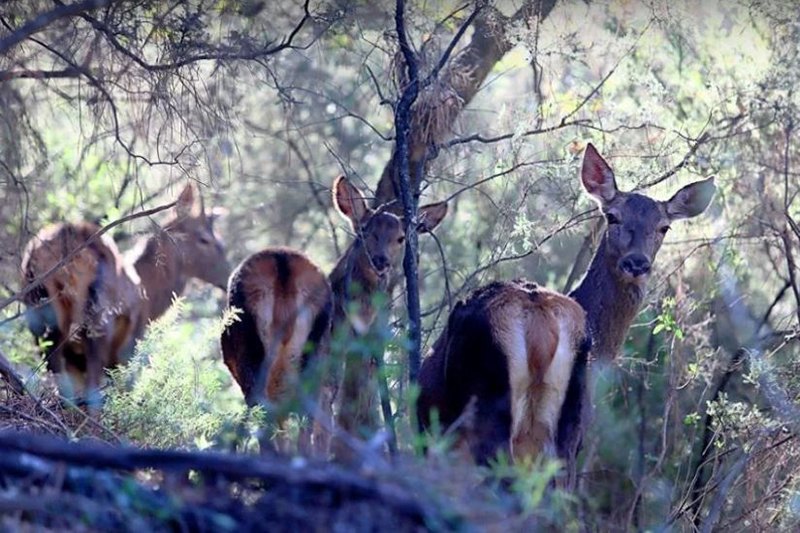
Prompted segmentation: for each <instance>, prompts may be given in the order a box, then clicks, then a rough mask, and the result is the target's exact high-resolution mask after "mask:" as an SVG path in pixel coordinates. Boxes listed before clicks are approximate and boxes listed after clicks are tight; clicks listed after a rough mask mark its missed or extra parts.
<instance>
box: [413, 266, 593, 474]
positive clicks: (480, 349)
mask: <svg viewBox="0 0 800 533" xmlns="http://www.w3.org/2000/svg"><path fill="white" fill-rule="evenodd" d="M584 336H585V314H584V312H583V310H582V309H581V308H580V306H579V305H578V304H577V303H576V302H574V301H573V300H572V299H570V298H568V297H566V296H563V295H560V294H558V293H555V292H552V291H548V290H547V289H543V288H541V287H538V286H537V285H535V284H534V283H530V282H527V281H524V280H517V281H513V282H495V283H492V284H490V285H487V286H486V287H483V288H481V289H478V290H477V291H475V292H474V293H473V294H472V295H471V296H470V297H469V298H468V299H467V300H466V301H465V302H462V303H459V304H458V305H457V306H456V308H455V309H454V310H453V312H452V313H451V316H450V318H449V320H448V325H447V328H446V329H445V331H444V332H443V333H442V336H441V337H440V338H439V339H438V340H437V341H436V343H435V344H434V347H433V350H432V352H431V353H430V354H429V355H428V357H426V358H425V360H424V362H423V365H422V370H421V374H420V387H421V391H420V399H419V403H418V416H419V418H420V422H421V424H422V426H423V427H424V428H428V427H430V424H431V414H432V411H433V410H434V409H435V410H437V411H438V414H439V417H440V421H441V423H442V425H443V429H447V428H449V427H450V426H451V425H452V424H453V423H455V422H456V420H457V419H458V418H459V417H460V416H461V415H462V413H463V411H464V409H465V408H466V407H467V404H468V403H469V400H470V398H472V397H474V398H475V399H476V401H477V405H476V409H475V413H474V417H473V420H471V421H469V422H466V423H465V424H464V425H463V427H462V428H460V429H459V431H460V432H461V434H462V436H463V437H464V438H466V440H467V442H468V443H469V446H470V449H471V450H472V454H473V457H474V458H475V460H476V461H478V462H480V463H485V462H486V461H488V460H489V459H491V458H492V457H493V456H494V455H496V454H497V453H498V452H499V451H506V452H507V453H510V454H511V455H512V456H513V457H514V458H515V459H520V458H523V457H535V456H537V455H539V454H540V453H542V452H546V453H548V454H550V455H555V450H556V445H555V439H556V431H557V422H558V412H559V410H560V408H561V404H562V403H563V401H564V396H565V393H566V385H567V382H568V378H569V374H570V372H571V370H572V364H573V362H574V358H575V355H576V353H577V352H578V351H579V349H581V346H582V344H583V341H584ZM559 350H562V351H561V352H560V351H559Z"/></svg>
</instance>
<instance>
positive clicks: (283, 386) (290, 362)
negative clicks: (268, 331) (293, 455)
mask: <svg viewBox="0 0 800 533" xmlns="http://www.w3.org/2000/svg"><path fill="white" fill-rule="evenodd" d="M313 326H314V316H313V313H312V310H311V309H309V308H308V306H306V305H303V306H301V307H300V309H299V310H298V312H297V314H296V316H295V317H294V323H293V324H292V326H291V327H288V328H285V331H284V332H283V333H284V334H285V335H284V337H283V338H284V341H285V342H284V343H283V344H282V345H281V346H280V348H279V350H278V356H277V357H276V359H275V362H274V363H273V364H272V366H271V367H270V370H269V377H268V380H267V398H268V399H269V400H270V402H272V404H273V405H275V406H276V408H277V412H278V420H277V422H278V423H279V425H281V426H283V425H284V424H285V422H286V419H287V416H288V413H289V411H294V412H297V413H302V412H305V411H306V409H304V408H303V406H304V405H305V402H306V401H307V399H308V397H309V396H311V397H313V393H311V394H310V395H309V394H308V393H307V392H306V388H307V386H308V385H309V383H306V380H305V379H301V377H302V378H309V377H311V376H308V374H307V373H305V372H302V373H301V369H302V368H303V367H304V366H305V365H304V363H303V361H304V360H305V357H304V350H305V348H306V344H307V342H308V340H309V336H310V334H311V332H312V329H313ZM312 381H313V380H312ZM312 385H313V384H312ZM311 388H312V389H314V387H313V386H312V387H311ZM282 429H283V428H282ZM284 445H285V446H286V447H287V448H288V447H289V441H288V440H286V439H284ZM310 445H311V432H310V430H308V428H307V427H306V426H305V425H301V427H300V433H299V440H298V449H299V451H300V452H301V453H309V452H310V448H311V446H310ZM287 451H288V450H287Z"/></svg>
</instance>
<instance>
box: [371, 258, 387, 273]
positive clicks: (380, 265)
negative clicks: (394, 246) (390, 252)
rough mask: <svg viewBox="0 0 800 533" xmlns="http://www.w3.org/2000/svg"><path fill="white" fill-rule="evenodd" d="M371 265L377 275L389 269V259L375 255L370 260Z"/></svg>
mask: <svg viewBox="0 0 800 533" xmlns="http://www.w3.org/2000/svg"><path fill="white" fill-rule="evenodd" d="M372 264H373V266H374V267H375V270H376V271H377V272H378V273H381V272H384V271H385V270H386V269H387V268H389V258H388V257H386V256H385V255H376V256H374V257H373V258H372Z"/></svg>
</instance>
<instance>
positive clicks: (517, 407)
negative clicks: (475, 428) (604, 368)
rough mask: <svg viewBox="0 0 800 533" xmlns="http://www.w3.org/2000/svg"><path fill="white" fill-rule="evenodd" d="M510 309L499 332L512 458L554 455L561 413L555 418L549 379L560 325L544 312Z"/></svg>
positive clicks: (520, 308) (499, 324)
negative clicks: (506, 376) (507, 390)
mask: <svg viewBox="0 0 800 533" xmlns="http://www.w3.org/2000/svg"><path fill="white" fill-rule="evenodd" d="M509 307H510V308H509V309H508V314H507V315H506V316H504V317H502V318H503V319H502V320H499V321H498V322H497V323H496V324H495V331H496V335H497V339H498V342H499V343H500V344H501V346H502V347H503V351H504V353H505V354H506V358H507V362H508V371H509V382H510V383H509V384H510V389H511V420H512V421H511V426H512V428H511V442H510V450H511V455H512V457H513V458H514V459H515V460H519V459H522V458H533V457H537V456H539V455H541V454H545V455H554V454H555V429H556V423H557V421H558V413H557V412H556V413H555V416H553V413H552V404H553V403H554V402H553V399H552V398H551V396H552V393H551V391H550V387H551V385H550V383H549V381H548V378H547V376H548V373H549V372H550V370H551V368H552V366H553V364H552V363H553V361H554V357H555V355H556V349H557V344H558V324H557V323H556V322H554V321H553V320H551V317H550V316H548V313H546V312H543V311H541V310H540V309H536V308H533V309H531V308H529V307H527V306H526V307H524V308H523V307H517V306H513V307H512V306H509ZM570 368H571V367H570ZM559 407H560V404H559Z"/></svg>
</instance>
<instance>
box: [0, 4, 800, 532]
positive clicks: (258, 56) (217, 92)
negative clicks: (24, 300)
mask: <svg viewBox="0 0 800 533" xmlns="http://www.w3.org/2000/svg"><path fill="white" fill-rule="evenodd" d="M400 3H401V4H402V2H400ZM395 9H396V5H395V3H394V2H361V1H345V0H342V1H336V0H333V1H325V0H319V1H311V2H307V3H305V4H303V3H302V2H300V1H294V0H289V1H282V2H261V1H256V0H240V1H237V0H192V1H179V0H173V1H171V2H160V1H159V2H156V1H145V0H138V1H134V0H116V1H114V0H106V1H100V0H96V1H90V2H87V1H83V2H80V1H77V2H74V3H72V4H68V3H62V2H60V1H58V0H55V1H45V0H39V1H36V0H31V1H28V0H10V1H7V2H3V4H2V5H0V190H1V191H2V201H0V228H2V229H0V301H2V304H0V305H2V308H0V350H1V351H2V352H3V353H4V354H6V355H7V356H8V358H9V359H10V360H12V361H13V362H14V363H15V364H16V365H17V368H18V370H19V372H20V374H21V375H22V376H23V378H24V379H25V381H26V386H27V387H28V388H29V390H31V391H34V394H40V395H42V396H40V399H39V401H40V402H43V403H46V401H45V399H43V398H45V396H44V395H45V390H46V389H47V381H48V380H47V378H46V376H45V371H44V368H43V365H42V364H41V362H40V359H39V356H38V355H37V352H36V347H35V346H34V344H33V342H32V339H31V337H30V335H29V334H28V332H27V330H26V329H25V324H24V320H23V319H22V318H21V312H22V307H21V304H19V303H18V302H16V301H14V299H13V296H14V295H15V294H17V292H18V291H19V289H20V288H21V287H20V286H19V274H18V267H19V263H20V256H21V252H22V250H23V248H24V245H25V243H26V242H27V241H28V239H30V237H31V236H32V235H33V234H34V233H35V232H36V231H37V230H38V229H40V228H41V227H42V226H43V225H45V224H47V223H48V222H51V221H57V220H80V219H89V220H96V221H99V222H101V223H103V224H107V223H110V222H113V221H115V220H118V219H119V218H120V217H123V216H126V215H131V214H135V213H137V212H139V211H142V210H143V209H148V208H152V207H155V206H158V205H163V204H166V203H168V202H171V201H172V200H173V199H174V197H175V196H176V195H177V193H178V191H180V189H181V187H182V186H183V185H184V184H185V183H186V181H187V180H194V181H195V182H197V183H199V184H201V185H202V187H201V188H202V191H203V194H204V196H205V201H206V205H207V206H212V205H213V206H218V207H220V208H224V210H225V211H226V214H225V216H224V217H222V218H221V219H220V220H219V221H218V222H217V223H216V226H215V228H216V231H217V233H218V234H219V235H221V237H222V239H223V240H224V241H225V244H226V247H227V250H228V257H229V259H230V261H231V262H232V263H236V262H238V261H240V260H241V259H243V258H244V257H246V256H247V255H248V254H250V253H252V252H255V251H258V250H260V249H261V248H263V247H265V246H270V245H289V246H292V247H296V248H299V249H302V250H304V251H306V252H307V254H308V255H309V256H310V257H312V258H313V259H314V260H315V261H317V262H318V263H319V264H320V265H322V266H323V267H324V269H325V270H329V269H330V268H331V267H332V265H333V264H334V262H335V259H336V257H337V255H338V254H339V252H340V251H341V250H342V249H343V247H344V246H346V243H347V242H349V238H350V236H349V235H348V231H347V226H346V224H345V223H344V221H343V220H341V219H340V218H339V217H338V216H337V215H336V213H335V212H334V210H333V208H332V206H331V202H330V186H331V184H332V181H333V179H334V177H335V176H336V175H338V174H340V173H346V174H347V175H348V176H349V177H351V178H352V179H353V181H354V182H355V183H357V184H359V185H360V186H361V187H363V188H365V189H367V190H370V191H376V190H377V191H378V192H377V193H376V196H377V197H378V199H379V200H380V199H381V195H382V194H383V193H385V191H383V193H382V192H381V188H380V187H379V186H378V184H379V179H380V178H381V175H382V173H383V172H384V169H385V168H386V166H387V163H388V164H391V161H392V159H391V158H392V153H393V150H394V149H395V140H396V128H395V126H396V123H395V113H394V111H395V107H394V106H395V105H396V104H397V103H398V102H399V99H400V97H401V95H402V94H403V92H404V89H406V88H407V81H408V78H407V73H406V72H407V71H406V68H405V67H406V66H407V61H406V60H405V59H403V56H402V54H400V53H399V47H398V33H397V31H396V30H397V26H396V22H397V21H396V20H395ZM404 29H405V32H406V33H407V35H408V38H409V40H410V43H411V48H412V49H413V53H414V56H415V58H416V59H415V63H416V64H417V65H418V67H419V72H420V74H419V76H420V79H422V80H430V83H429V84H428V85H424V86H423V88H422V89H421V91H420V95H419V97H418V98H417V100H416V103H415V104H413V105H412V107H411V111H410V127H411V136H410V143H411V157H412V159H413V158H414V157H419V153H420V150H421V151H422V152H423V153H424V154H425V156H426V157H427V159H428V160H427V162H426V165H425V167H426V171H425V173H424V179H423V180H422V182H421V197H422V202H423V203H425V202H428V201H438V200H441V199H448V200H449V201H450V213H449V215H448V218H447V219H445V221H444V222H443V224H442V226H441V227H440V228H439V229H437V231H436V238H435V239H431V238H429V237H427V236H424V237H422V238H420V249H421V261H420V274H419V275H420V297H421V316H422V335H421V343H422V346H423V353H424V349H425V347H427V346H429V345H430V344H431V343H432V342H433V340H434V339H435V338H436V336H437V335H438V332H439V331H440V330H441V328H442V326H443V323H444V321H445V319H446V317H447V313H448V309H449V307H450V306H451V305H452V304H453V303H454V302H455V301H456V300H457V299H458V298H461V297H464V296H465V295H466V294H467V293H468V291H469V290H470V289H472V288H474V287H476V286H478V285H480V284H482V283H485V282H487V281H489V280H493V279H499V278H509V277H520V276H525V277H528V278H531V279H533V280H535V281H537V282H540V283H542V284H544V285H547V286H549V287H553V288H557V289H559V290H562V289H563V290H566V289H568V288H570V287H572V286H574V284H575V282H576V280H577V279H579V278H580V276H581V274H582V273H583V271H584V270H585V268H586V264H587V262H588V259H589V258H590V256H591V253H592V251H593V249H594V246H595V245H596V237H597V235H598V233H599V230H600V229H601V228H602V221H601V219H600V217H599V216H598V212H597V211H596V209H595V205H594V204H593V203H592V202H591V201H590V200H589V199H588V197H587V196H586V195H585V193H583V191H582V189H581V186H580V182H579V179H578V170H579V166H580V162H581V156H582V153H583V149H584V147H585V145H586V144H587V143H588V142H592V143H594V144H595V146H597V147H598V149H599V150H600V152H601V153H602V154H603V155H604V157H605V158H606V159H607V160H608V161H609V163H610V164H611V166H612V167H613V168H614V170H615V172H616V177H617V183H618V184H619V186H620V188H621V189H623V190H634V189H635V190H638V191H642V192H645V193H646V194H648V195H652V196H653V197H656V198H658V199H667V198H669V196H670V195H671V194H672V193H673V192H674V191H676V190H677V189H678V188H679V187H680V186H682V185H684V184H686V183H688V182H690V181H695V180H697V179H700V178H702V177H707V176H710V175H714V176H716V177H717V180H716V183H717V186H718V192H717V195H716V197H715V199H714V201H713V203H712V205H711V207H710V208H709V210H708V211H707V212H706V213H705V214H704V215H703V216H701V217H698V218H697V219H694V220H693V221H689V222H683V223H676V224H674V226H673V229H672V230H671V232H670V233H669V235H668V236H667V238H666V241H665V244H664V246H663V248H662V250H661V251H660V253H659V258H658V261H657V264H656V272H655V274H654V276H653V278H652V279H651V281H650V286H649V294H648V296H647V300H646V302H647V303H646V306H645V307H644V308H643V309H642V311H641V313H640V315H639V317H638V319H637V322H636V323H635V325H634V327H633V328H632V329H631V331H630V334H629V337H628V339H627V342H626V343H625V346H624V351H623V353H622V354H620V356H619V358H618V359H617V360H616V361H615V362H614V363H613V364H612V365H608V366H600V365H597V366H596V367H595V369H594V376H595V379H594V381H595V383H594V390H595V393H594V399H595V404H596V411H595V415H594V420H593V423H592V426H591V430H590V432H589V435H588V437H587V439H586V441H585V443H584V451H583V453H582V463H581V464H582V466H581V470H582V477H581V483H580V489H579V491H578V493H577V494H575V495H570V496H567V495H561V496H558V497H556V496H543V495H542V493H543V487H544V486H546V484H547V481H548V480H549V479H550V476H551V475H552V473H553V469H552V467H551V466H548V465H538V466H537V467H536V468H526V469H525V470H524V471H517V472H516V474H517V475H518V479H517V482H516V483H515V484H514V487H515V490H516V491H517V492H518V493H519V494H520V495H522V496H523V500H524V501H525V505H523V506H522V507H521V508H519V509H516V511H515V512H514V513H511V512H507V511H503V512H502V513H498V512H497V511H496V510H492V509H491V507H492V505H495V503H492V500H491V496H488V495H487V496H486V500H485V501H483V502H482V503H483V504H482V505H478V504H477V503H476V500H475V498H477V496H476V495H474V494H471V495H469V496H463V495H462V496H453V498H454V499H456V500H457V499H458V498H463V499H462V501H463V502H467V504H466V505H462V507H461V511H462V512H464V513H466V514H470V513H471V514H472V515H473V516H470V517H469V519H468V520H467V522H465V523H467V524H469V523H470V520H472V521H473V522H472V523H474V524H478V526H477V527H478V528H479V529H480V528H481V527H483V526H481V525H480V524H483V525H484V526H485V525H486V524H488V523H492V524H494V525H497V522H492V520H498V519H499V518H498V516H500V515H502V516H503V520H508V521H509V522H508V523H509V524H515V525H516V526H515V527H520V528H522V527H523V526H522V525H520V524H526V523H528V522H526V520H530V519H534V520H535V521H536V522H535V523H537V524H545V523H548V524H550V523H552V524H558V527H566V528H568V529H572V530H580V529H590V530H625V529H627V530H664V529H675V530H681V531H693V530H695V529H702V530H711V529H718V530H726V531H755V530H792V529H795V528H797V527H798V523H800V487H798V485H797V483H798V481H797V473H798V471H800V446H799V445H798V441H797V434H798V433H797V432H798V430H799V429H800V411H798V406H797V404H796V402H797V399H798V394H800V380H798V377H797V376H798V373H797V372H796V370H797V369H798V352H799V350H800V348H799V346H800V342H798V341H799V340H800V322H799V321H800V310H799V309H800V281H798V280H797V277H798V275H799V274H800V272H798V267H797V255H798V253H800V250H799V249H798V247H799V246H800V227H799V226H798V224H799V223H800V222H798V221H800V200H799V199H798V192H800V142H798V139H800V132H798V131H797V130H798V127H799V126H800V96H798V92H797V87H798V85H799V84H800V11H799V10H798V9H797V5H796V4H795V3H794V2H791V1H785V2H779V1H755V0H741V1H731V2H727V1H726V2H722V1H719V2H702V3H700V2H690V1H679V2H672V1H661V0H653V1H622V0H620V1H612V2H602V1H597V0H592V1H591V2H588V3H585V2H577V1H574V2H572V1H570V2H564V1H553V2H550V1H541V2H539V1H533V2H527V3H526V2H522V1H517V0H513V1H500V2H484V1H480V2H478V3H477V4H475V3H470V2H464V3H457V2H445V1H442V2H436V1H423V0H414V1H410V2H408V3H407V4H406V5H405V20H404ZM443 59H444V60H445V61H443ZM415 154H416V155H415ZM413 178H414V176H412V181H413ZM384 199H385V198H384ZM160 220H161V219H160V218H159V216H158V215H155V216H153V217H149V218H138V219H135V220H132V221H131V222H127V223H124V224H121V225H119V226H116V227H114V228H113V230H112V234H113V236H114V238H115V239H116V240H117V242H118V243H119V245H120V247H121V248H122V249H126V248H129V247H130V246H132V243H133V242H134V241H135V238H136V236H137V234H139V233H142V232H147V231H148V230H149V228H151V227H152V225H153V224H157V223H158V222H159V221H160ZM403 287H404V285H403V283H400V284H399V286H398V288H397V289H396V290H395V292H394V295H393V297H394V298H393V299H394V310H395V314H394V316H393V320H392V323H391V324H390V326H389V327H388V329H386V330H385V331H380V332H378V334H377V336H376V338H375V339H372V340H371V341H370V342H372V341H374V342H375V344H376V346H380V347H383V346H384V345H386V347H387V360H388V363H389V364H388V374H389V375H388V377H389V383H390V387H391V392H392V398H393V402H394V403H393V405H394V407H395V411H396V413H395V420H394V424H395V426H396V429H397V434H398V441H399V446H400V449H401V451H402V452H403V454H404V455H406V456H408V458H407V461H409V462H411V463H414V464H417V463H415V461H422V459H413V458H412V455H413V451H414V450H415V449H417V448H418V444H419V442H418V439H417V438H416V437H415V436H414V434H413V432H412V431H411V427H412V426H411V422H410V421H409V403H410V400H411V399H412V398H413V387H410V386H409V382H408V379H407V375H408V347H409V344H408V342H407V340H406V338H405V334H406V332H407V331H408V328H407V323H408V320H407V317H406V314H405V302H406V300H405V297H404V294H403ZM222 306H223V295H222V294H221V292H220V291H218V290H217V289H213V288H210V287H208V286H205V285H201V284H196V285H192V286H191V287H189V289H188V290H187V291H186V294H185V298H184V299H183V300H182V301H181V303H180V304H179V305H178V306H176V307H175V308H173V310H172V311H171V312H170V313H168V315H167V316H166V317H164V318H163V319H162V320H161V321H160V322H159V323H158V324H156V325H154V326H153V327H152V328H151V330H150V332H149V334H148V336H147V337H146V339H145V340H144V341H143V342H142V343H141V345H140V348H139V354H140V356H139V357H138V358H137V359H135V361H134V362H133V363H132V364H131V365H130V366H129V367H127V368H125V369H123V370H121V371H120V372H121V373H122V375H123V377H128V376H131V377H133V378H135V380H134V384H133V385H132V386H130V387H123V386H122V385H114V386H113V387H112V388H111V389H110V390H109V391H108V401H107V404H106V407H105V409H104V413H103V415H102V417H101V419H100V420H96V421H91V422H88V421H87V420H84V419H82V418H81V416H80V415H79V414H76V413H61V412H60V411H59V412H58V413H55V414H54V416H55V418H54V419H52V420H51V419H50V418H48V417H47V416H44V415H41V413H40V411H37V410H36V409H34V408H32V407H31V409H33V411H31V412H28V414H25V413H26V411H25V409H26V407H25V406H26V405H27V404H25V402H24V401H23V400H21V399H17V400H15V401H16V402H18V403H17V404H15V403H13V402H12V399H11V393H10V392H9V391H6V395H7V401H6V402H5V405H2V406H0V410H1V411H2V412H3V413H2V418H0V426H3V427H17V428H19V427H22V428H27V429H34V430H38V431H39V432H48V433H56V434H59V435H65V436H68V437H71V438H77V437H83V436H91V438H93V439H101V440H105V441H109V442H112V443H118V442H125V443H128V444H135V445H137V446H145V447H149V446H156V447H167V448H176V449H181V450H196V449H215V450H223V451H236V452H240V453H247V452H248V451H250V450H252V442H251V441H252V439H248V437H247V435H246V434H243V433H242V432H241V431H240V430H237V429H236V425H237V423H238V422H243V423H247V421H248V420H249V418H248V417H249V415H248V414H247V413H246V412H245V408H244V404H243V400H242V398H241V394H240V393H239V390H238V388H236V386H235V384H233V383H232V381H231V378H230V376H229V374H228V373H227V371H226V369H225V367H224V366H223V365H222V362H221V358H220V355H219V348H218V345H217V342H218V341H217V339H218V335H219V331H220V327H221V323H222V322H221V315H222ZM376 349H377V348H376ZM118 381H119V382H123V381H126V380H118ZM127 381H130V380H127ZM0 394H2V393H0ZM48 405H49V404H48ZM37 409H38V408H37ZM48 409H51V410H53V409H57V408H56V407H52V408H48ZM34 411H35V413H34ZM20 413H22V415H24V416H22V415H21V414H20ZM34 415H35V416H34ZM56 415H57V416H56ZM25 417H27V418H25ZM6 419H7V420H6ZM437 454H438V452H436V453H434V456H437ZM434 460H435V461H438V462H437V468H442V469H444V470H443V471H442V472H443V473H442V472H440V473H439V474H438V475H437V476H435V477H437V478H438V479H439V480H440V481H441V480H442V479H444V480H449V482H450V483H451V484H453V485H458V484H461V485H463V486H470V484H472V485H474V484H475V480H474V478H473V473H472V472H471V471H464V468H465V467H463V466H445V465H443V463H441V461H444V459H443V458H442V457H438V459H430V460H429V461H434ZM397 468H401V467H400V466H398V467H397ZM402 468H405V467H402ZM407 468H409V469H411V470H409V472H411V471H414V470H413V469H414V468H417V467H414V466H408V467H407ZM496 468H498V469H510V467H508V466H507V465H502V464H501V465H497V466H496ZM437 472H438V471H437ZM407 475H409V476H410V475H411V474H407ZM2 490H7V487H6V488H5V489H3V488H2V487H0V492H2ZM442 490H443V491H445V489H442ZM459 490H461V489H459ZM452 491H453V493H456V492H458V491H456V490H455V489H452ZM481 494H482V493H481ZM496 505H498V506H499V505H500V504H499V503H496ZM482 513H483V515H482V516H479V515H481V514H482ZM511 515H513V518H509V517H510V516H511ZM487 517H488V518H487ZM531 517H533V518H531ZM429 525H430V524H429ZM506 525H508V524H506ZM487 527H488V526H487ZM509 527H511V526H509ZM512 529H513V528H512ZM505 530H508V529H505Z"/></svg>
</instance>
